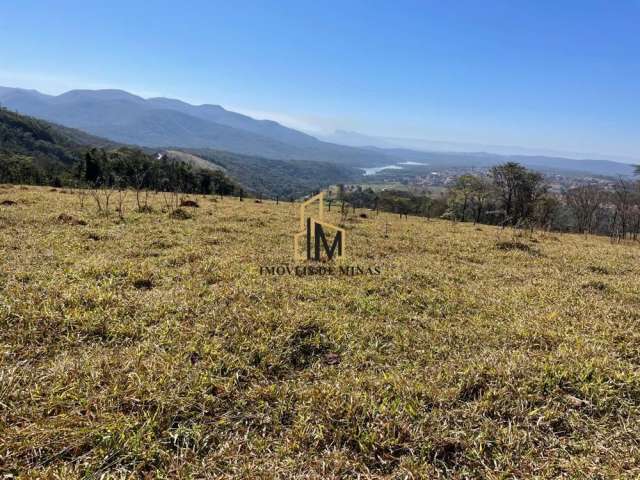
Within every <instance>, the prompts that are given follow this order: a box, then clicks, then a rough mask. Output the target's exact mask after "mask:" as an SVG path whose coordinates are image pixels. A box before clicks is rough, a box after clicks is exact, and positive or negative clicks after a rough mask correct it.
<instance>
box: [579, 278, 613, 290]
mask: <svg viewBox="0 0 640 480" xmlns="http://www.w3.org/2000/svg"><path fill="white" fill-rule="evenodd" d="M582 288H583V289H585V290H596V291H598V292H605V291H607V290H608V289H609V286H608V285H607V284H606V283H604V282H601V281H600V280H591V281H589V282H587V283H583V284H582Z"/></svg>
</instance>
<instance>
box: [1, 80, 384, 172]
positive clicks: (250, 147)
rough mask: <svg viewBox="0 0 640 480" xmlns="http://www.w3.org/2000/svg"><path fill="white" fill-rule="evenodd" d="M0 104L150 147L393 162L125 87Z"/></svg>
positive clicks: (11, 94)
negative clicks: (141, 93) (209, 149)
mask: <svg viewBox="0 0 640 480" xmlns="http://www.w3.org/2000/svg"><path fill="white" fill-rule="evenodd" d="M0 104H1V105H2V106H4V107H7V108H9V109H12V110H16V111H18V112H19V113H22V114H25V115H31V116H34V117H38V118H42V119H44V120H48V121H51V122H55V123H59V124H61V125H65V126H68V127H73V128H78V129H81V130H84V131H86V132H88V133H91V134H93V135H98V136H101V137H105V138H108V139H111V140H114V141H116V142H121V143H127V144H135V145H140V146H146V147H169V146H177V147H183V148H213V149H217V150H226V151H230V152H234V153H241V154H245V155H256V156H261V157H266V158H274V159H280V160H316V161H327V162H333V163H338V164H342V165H349V166H361V167H368V166H371V165H374V166H375V165H384V164H388V163H390V162H392V161H393V159H391V158H390V157H389V156H387V155H385V154H384V153H383V152H375V151H370V150H365V149H360V148H353V147H349V146H344V145H337V144H332V143H328V142H322V141H320V140H318V139H316V138H314V137H312V136H310V135H307V134H305V133H302V132H298V131H297V130H293V129H290V128H287V127H284V126H282V125H280V124H279V123H276V122H273V121H269V120H256V119H253V118H251V117H248V116H246V115H241V114H239V113H235V112H230V111H228V110H225V109H224V108H222V107H220V106H218V105H199V106H194V105H190V104H188V103H185V102H182V101H179V100H173V99H169V98H150V99H144V98H142V97H139V96H136V95H132V94H131V93H128V92H125V91H122V90H71V91H69V92H66V93H63V94H62V95H58V96H53V95H45V94H42V93H40V92H38V91H35V90H25V89H19V88H7V87H0Z"/></svg>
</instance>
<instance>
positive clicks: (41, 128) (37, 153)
mask: <svg viewBox="0 0 640 480" xmlns="http://www.w3.org/2000/svg"><path fill="white" fill-rule="evenodd" d="M94 147H99V148H103V149H107V150H110V149H118V148H122V147H124V145H122V144H118V143H116V142H112V141H109V140H105V139H103V138H99V137H95V136H93V135H90V134H87V133H85V132H82V131H80V130H76V129H71V128H68V127H62V126H60V125H56V124H52V123H49V122H47V121H44V120H40V119H37V118H33V117H28V116H24V115H20V114H17V113H14V112H11V111H8V110H6V109H2V108H0V173H2V175H0V178H5V177H6V178H5V181H18V182H19V181H20V177H22V182H28V183H39V184H42V183H51V182H53V181H55V182H56V183H60V182H62V183H64V182H65V181H67V180H68V179H70V177H71V176H72V172H71V170H72V168H74V165H76V164H77V163H78V162H80V161H81V159H82V158H84V154H85V152H86V151H87V150H88V149H89V148H94ZM143 150H144V152H145V153H146V154H147V155H156V156H157V154H166V155H167V156H168V158H170V159H175V160H179V161H184V162H186V163H189V164H190V165H192V166H194V167H196V168H198V169H200V168H204V169H208V170H222V171H223V172H224V174H225V175H229V176H231V177H233V179H234V180H236V181H237V182H238V183H239V184H240V185H241V186H242V187H244V189H245V191H246V192H247V193H250V194H254V195H257V196H266V197H273V198H275V197H281V198H289V197H295V198H297V197H299V196H303V195H306V194H308V193H310V192H312V191H314V190H318V189H320V188H323V187H326V186H327V185H331V184H334V183H340V182H345V181H350V180H355V179H357V178H358V176H359V175H360V174H361V173H360V171H358V170H357V169H355V168H350V167H344V166H340V165H337V164H335V163H330V162H320V161H301V160H276V159H270V158H261V157H253V156H247V155H240V154H235V153H230V152H224V151H218V150H211V149H202V150H186V149H183V151H180V150H177V149H166V150H165V149H153V148H149V147H147V148H143ZM15 162H19V164H20V165H14V164H15ZM34 168H35V169H36V171H33V170H34ZM5 170H9V171H13V173H12V174H9V172H5ZM16 170H20V171H21V172H22V173H18V172H16ZM40 171H41V172H40ZM39 172H40V173H39ZM5 174H6V175H5ZM27 177H28V178H27ZM69 181H71V180H69ZM72 183H74V182H72Z"/></svg>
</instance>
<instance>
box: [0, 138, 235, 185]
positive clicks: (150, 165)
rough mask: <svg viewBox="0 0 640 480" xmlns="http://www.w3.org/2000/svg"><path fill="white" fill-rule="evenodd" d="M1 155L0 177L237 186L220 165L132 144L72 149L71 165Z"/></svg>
mask: <svg viewBox="0 0 640 480" xmlns="http://www.w3.org/2000/svg"><path fill="white" fill-rule="evenodd" d="M0 153H2V152H0ZM78 157H79V158H78ZM2 160H3V161H2V162H0V183H14V184H27V185H50V186H54V187H66V186H68V187H77V188H130V189H137V190H154V191H176V192H181V193H199V194H220V195H239V194H240V191H241V190H242V189H241V188H240V187H239V186H238V185H237V184H236V183H235V182H233V181H232V180H230V179H229V178H228V177H227V176H226V175H225V174H224V173H223V172H222V171H220V170H208V169H203V168H198V167H194V166H192V165H190V164H188V163H186V162H183V161H179V160H170V159H168V158H166V157H164V156H157V157H154V156H152V155H149V154H147V153H145V152H143V151H141V150H138V149H134V148H126V147H123V148H117V149H104V148H91V149H88V150H86V151H85V152H84V154H79V155H76V159H75V160H74V162H73V163H72V164H71V165H65V164H62V163H60V162H51V161H48V162H41V161H38V158H37V157H33V156H30V155H22V154H16V153H13V152H12V153H4V154H2Z"/></svg>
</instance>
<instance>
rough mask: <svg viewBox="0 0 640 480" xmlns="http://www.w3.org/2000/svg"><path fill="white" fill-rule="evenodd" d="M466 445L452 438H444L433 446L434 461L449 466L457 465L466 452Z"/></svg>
mask: <svg viewBox="0 0 640 480" xmlns="http://www.w3.org/2000/svg"><path fill="white" fill-rule="evenodd" d="M464 451H465V445H464V444H463V443H462V442H460V441H458V440H455V439H452V438H444V439H442V440H440V441H439V442H438V443H437V444H435V445H434V446H433V448H432V458H433V462H434V463H442V464H444V465H445V466H446V467H447V468H453V467H455V466H456V465H457V464H458V463H459V462H460V459H461V457H462V455H463V454H464Z"/></svg>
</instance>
